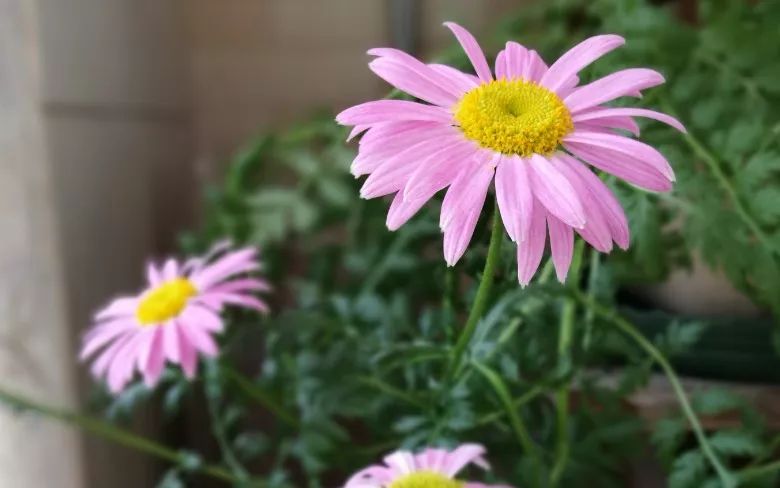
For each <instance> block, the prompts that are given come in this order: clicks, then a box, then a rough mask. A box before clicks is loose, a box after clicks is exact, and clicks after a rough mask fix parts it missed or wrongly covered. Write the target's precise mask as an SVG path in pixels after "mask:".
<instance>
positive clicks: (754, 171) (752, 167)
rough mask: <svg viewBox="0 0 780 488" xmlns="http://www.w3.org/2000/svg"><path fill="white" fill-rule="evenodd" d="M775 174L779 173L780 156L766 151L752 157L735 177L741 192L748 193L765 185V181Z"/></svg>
mask: <svg viewBox="0 0 780 488" xmlns="http://www.w3.org/2000/svg"><path fill="white" fill-rule="evenodd" d="M776 172H780V154H779V153H777V152H773V151H767V152H761V153H758V154H755V155H753V157H751V158H750V159H749V160H748V162H747V163H746V164H745V167H744V168H742V171H739V172H738V173H737V176H738V178H739V179H740V181H741V183H742V185H743V186H742V187H743V190H744V191H746V192H750V191H753V190H754V189H757V188H758V187H760V186H761V185H762V184H765V183H766V182H767V179H768V178H769V177H770V176H771V175H772V174H773V173H776Z"/></svg>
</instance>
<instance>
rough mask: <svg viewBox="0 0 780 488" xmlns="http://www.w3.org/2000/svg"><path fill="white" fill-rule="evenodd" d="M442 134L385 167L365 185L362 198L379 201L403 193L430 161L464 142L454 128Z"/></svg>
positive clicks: (361, 194) (401, 154)
mask: <svg viewBox="0 0 780 488" xmlns="http://www.w3.org/2000/svg"><path fill="white" fill-rule="evenodd" d="M440 134H441V135H440V137H435V138H430V139H426V140H424V141H422V142H419V143H417V144H415V145H413V146H410V147H407V148H406V149H404V150H402V151H401V152H399V153H397V154H396V155H395V156H393V157H392V158H389V159H387V160H386V161H385V162H384V163H382V165H381V166H380V167H379V168H377V169H376V171H374V172H373V173H371V175H370V176H369V177H368V178H367V179H366V181H365V182H364V183H363V187H362V188H361V189H360V196H361V198H376V197H380V196H384V195H389V194H391V193H395V192H396V191H399V190H401V189H402V188H403V187H404V185H406V182H407V181H409V178H410V177H411V175H412V174H413V173H414V171H415V169H417V168H418V167H419V166H421V165H424V164H425V161H427V160H428V159H429V158H434V157H437V156H438V155H439V154H444V153H446V152H447V151H448V150H449V149H450V147H451V146H453V145H455V146H458V147H460V146H461V143H462V140H463V138H462V137H461V136H460V135H458V134H457V133H456V131H455V130H454V129H453V128H451V127H447V128H442V131H440Z"/></svg>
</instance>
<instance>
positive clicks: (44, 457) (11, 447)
mask: <svg viewBox="0 0 780 488" xmlns="http://www.w3.org/2000/svg"><path fill="white" fill-rule="evenodd" d="M35 21H36V11H35V9H34V8H33V5H32V4H31V3H30V2H27V1H25V0H0V229H2V231H1V232H2V237H0V384H2V386H3V388H5V389H10V390H12V391H15V392H17V393H21V394H24V395H27V396H30V397H32V398H34V399H36V400H38V401H45V402H50V403H54V404H57V405H60V406H67V405H72V404H73V403H75V401H76V394H75V381H74V375H73V368H72V365H73V363H74V359H73V356H72V355H71V354H70V348H69V347H68V343H69V341H68V335H69V334H68V330H67V320H66V318H65V293H64V288H63V281H62V271H63V270H62V262H61V260H60V255H59V247H58V244H59V242H60V236H59V235H58V232H57V230H56V227H55V225H54V222H55V219H56V212H55V206H54V202H53V200H52V198H51V194H52V191H51V189H52V186H53V185H52V183H53V179H52V175H51V167H50V166H49V164H48V159H47V157H46V156H47V152H46V148H45V145H44V133H43V121H42V117H41V114H40V111H39V106H38V101H39V99H40V93H39V90H38V85H39V82H40V75H39V72H38V58H37V52H38V50H39V43H38V37H37V25H36V22H35ZM0 433H2V435H0V486H2V487H9V488H11V487H28V486H29V487H32V486H53V485H55V484H56V486H59V487H62V488H79V487H81V486H82V476H81V470H80V460H81V455H80V454H81V453H80V449H79V447H80V446H79V439H78V436H77V435H76V433H75V432H73V431H72V430H70V429H68V428H66V427H63V426H61V425H57V424H55V423H52V422H50V421H48V420H45V419H41V418H38V417H36V416H34V415H30V414H17V413H14V412H12V411H10V410H9V409H8V408H7V406H6V405H2V406H0Z"/></svg>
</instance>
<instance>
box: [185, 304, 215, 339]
mask: <svg viewBox="0 0 780 488" xmlns="http://www.w3.org/2000/svg"><path fill="white" fill-rule="evenodd" d="M181 317H182V320H184V321H186V322H187V323H196V324H198V326H200V327H202V328H203V329H205V330H207V331H209V332H222V330H223V329H224V328H225V324H224V323H223V322H222V319H221V318H220V317H219V315H217V314H216V313H214V311H213V310H211V309H209V308H206V307H202V306H199V305H195V304H193V305H189V306H187V308H186V309H185V310H184V312H182V315H181Z"/></svg>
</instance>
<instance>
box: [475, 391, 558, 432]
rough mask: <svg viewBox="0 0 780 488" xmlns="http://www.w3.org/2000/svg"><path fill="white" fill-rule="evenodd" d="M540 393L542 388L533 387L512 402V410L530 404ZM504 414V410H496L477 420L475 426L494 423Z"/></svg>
mask: <svg viewBox="0 0 780 488" xmlns="http://www.w3.org/2000/svg"><path fill="white" fill-rule="evenodd" d="M542 393H544V388H542V387H541V386H534V387H533V388H531V389H530V390H528V391H527V392H525V393H523V394H522V395H520V396H519V397H517V398H515V399H514V400H512V408H513V409H519V408H520V407H522V406H523V405H525V404H526V403H528V402H530V401H531V400H533V399H534V398H536V397H538V396H539V395H541V394H542ZM504 414H506V410H505V409H501V410H496V411H495V412H492V413H489V414H487V415H484V416H482V417H480V418H479V419H477V422H476V425H485V424H489V423H491V422H495V421H496V420H498V419H500V418H501V417H502V416H503V415H504Z"/></svg>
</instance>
